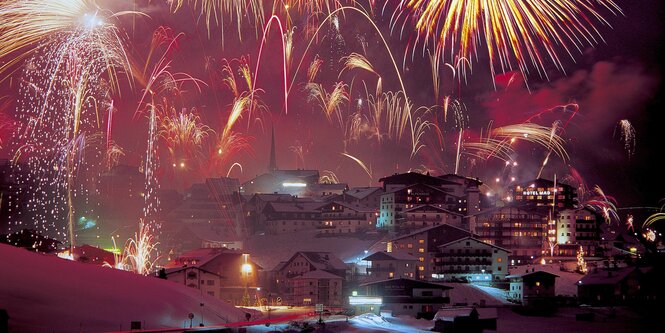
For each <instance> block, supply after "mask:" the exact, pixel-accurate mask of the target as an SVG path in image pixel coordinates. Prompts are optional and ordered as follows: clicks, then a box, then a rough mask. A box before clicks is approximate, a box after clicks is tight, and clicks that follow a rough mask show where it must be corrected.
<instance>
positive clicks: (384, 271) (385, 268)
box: [363, 251, 418, 280]
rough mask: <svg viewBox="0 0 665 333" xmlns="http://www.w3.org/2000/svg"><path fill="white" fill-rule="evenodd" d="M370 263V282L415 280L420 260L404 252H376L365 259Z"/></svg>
mask: <svg viewBox="0 0 665 333" xmlns="http://www.w3.org/2000/svg"><path fill="white" fill-rule="evenodd" d="M363 260H364V261H367V262H369V267H368V268H367V272H368V275H369V279H370V280H389V279H397V278H405V279H414V278H415V276H416V267H417V265H416V264H417V263H418V258H416V257H414V256H412V255H410V254H407V253H403V252H386V251H381V252H376V253H373V254H371V255H369V256H367V257H365V258H364V259H363Z"/></svg>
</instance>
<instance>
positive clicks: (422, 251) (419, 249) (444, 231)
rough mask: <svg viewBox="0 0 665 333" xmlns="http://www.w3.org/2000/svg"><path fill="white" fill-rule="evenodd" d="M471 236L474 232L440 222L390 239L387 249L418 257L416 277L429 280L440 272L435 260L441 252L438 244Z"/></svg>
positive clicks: (390, 251)
mask: <svg viewBox="0 0 665 333" xmlns="http://www.w3.org/2000/svg"><path fill="white" fill-rule="evenodd" d="M469 236H472V234H471V233H470V232H468V231H466V230H463V229H460V228H457V227H454V226H451V225H448V224H440V225H436V226H433V227H428V228H423V229H420V230H416V231H414V232H412V233H410V234H408V235H405V236H401V237H397V238H394V239H392V240H390V241H388V243H387V249H386V251H387V252H389V253H396V254H409V255H411V256H414V257H416V258H417V259H418V263H417V267H416V279H419V280H427V279H430V278H431V276H432V274H438V272H437V270H436V266H435V262H434V259H435V257H436V255H437V253H438V252H439V249H438V246H439V245H444V244H448V243H450V242H453V241H455V240H459V239H462V238H465V237H469Z"/></svg>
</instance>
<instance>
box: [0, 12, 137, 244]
mask: <svg viewBox="0 0 665 333" xmlns="http://www.w3.org/2000/svg"><path fill="white" fill-rule="evenodd" d="M118 15H119V14H118ZM114 16H116V14H110V13H107V12H105V11H101V10H99V9H98V8H96V7H94V6H92V5H91V2H89V1H74V0H71V1H38V0H33V1H9V2H5V3H3V6H2V7H1V8H0V21H1V24H0V29H8V30H7V31H4V30H3V31H2V34H3V41H2V43H0V44H1V45H0V50H1V51H0V56H2V57H3V59H8V62H6V64H16V63H18V62H19V61H21V60H24V63H23V67H22V70H23V75H22V79H21V80H20V83H19V87H18V89H19V96H18V97H17V100H16V114H17V120H18V123H19V124H21V125H20V126H18V128H17V129H16V130H15V133H14V136H13V138H14V142H15V144H16V146H15V147H14V148H15V149H13V151H14V152H15V155H14V158H13V172H14V174H15V175H16V181H17V183H19V184H21V185H22V186H21V187H24V186H25V188H26V190H27V189H30V191H29V192H28V193H22V194H21V195H22V196H24V197H25V198H26V200H27V201H28V202H29V203H30V204H29V205H27V206H25V207H26V208H25V209H20V210H19V209H17V213H16V214H14V215H12V216H10V217H9V220H10V229H12V228H14V227H21V224H23V223H24V222H23V221H26V220H30V221H32V223H34V227H35V228H37V229H41V230H43V231H45V232H47V233H48V234H50V235H51V236H53V237H56V238H58V239H63V238H64V239H67V238H68V239H69V243H70V247H72V248H73V247H74V244H75V235H74V230H73V224H74V220H75V214H85V216H95V212H94V206H96V205H94V204H93V203H92V202H91V200H90V195H91V194H96V190H95V189H94V187H93V189H92V190H91V189H90V185H91V184H92V182H93V181H94V179H95V178H96V174H98V173H99V172H100V171H101V170H103V169H104V167H103V163H104V161H105V160H106V159H105V158H104V157H105V156H104V149H103V145H101V144H100V143H101V142H102V140H101V137H102V134H100V133H101V132H102V128H104V126H103V124H102V122H103V119H104V118H103V116H101V115H100V113H101V112H102V111H103V110H104V109H105V106H106V105H112V104H113V102H112V101H111V100H110V96H111V94H112V92H113V91H114V90H116V91H119V88H118V86H119V78H118V76H117V75H116V74H117V73H118V72H120V71H122V72H124V73H126V75H127V76H128V82H129V83H130V84H131V80H130V79H129V77H131V76H133V74H131V73H133V72H132V66H130V64H129V60H128V57H127V55H126V53H125V48H124V45H123V43H122V40H121V38H120V37H119V31H118V29H117V28H116V27H115V26H114V25H113V24H112V23H111V22H110V21H111V19H112V18H113V17H114ZM5 36H6V37H7V38H4V37H5ZM6 68H8V67H5V69H6ZM109 109H111V110H112V107H111V108H109ZM108 119H109V121H110V120H111V119H112V118H111V117H110V116H109V118H108ZM108 126H110V124H107V128H108ZM109 143H110V139H109V138H108V137H107V148H108V146H109ZM15 199H16V198H15ZM13 204H14V203H12V205H13ZM16 204H18V205H20V204H22V203H21V202H17V203H16Z"/></svg>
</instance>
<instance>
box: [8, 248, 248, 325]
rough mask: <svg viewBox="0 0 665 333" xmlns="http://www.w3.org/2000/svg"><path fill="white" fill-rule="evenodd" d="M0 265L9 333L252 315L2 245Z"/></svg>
mask: <svg viewBox="0 0 665 333" xmlns="http://www.w3.org/2000/svg"><path fill="white" fill-rule="evenodd" d="M0 262H2V264H3V268H2V274H0V305H1V306H0V308H4V309H6V310H7V313H8V314H9V317H10V319H9V327H10V332H26V333H29V332H53V333H57V332H101V331H118V330H129V328H130V323H131V322H132V321H141V322H142V327H143V328H167V327H183V326H184V325H187V327H189V319H188V318H187V317H188V314H189V313H193V314H194V319H193V323H194V324H195V325H196V324H198V323H200V322H201V314H202V315H203V323H204V324H205V325H206V326H208V325H211V324H222V323H227V322H238V321H245V320H246V319H245V312H250V311H251V310H244V309H238V308H236V307H234V306H232V305H230V304H228V303H225V302H222V301H220V300H218V299H216V298H213V297H210V296H207V295H201V293H200V291H199V290H197V289H193V288H190V287H186V286H183V285H180V284H176V283H173V282H170V281H166V280H161V279H158V278H155V277H145V276H140V275H137V274H134V273H130V272H124V271H119V270H115V269H111V268H104V267H100V266H95V265H88V264H82V263H78V262H73V261H68V260H65V259H60V258H57V257H55V256H50V255H41V254H36V253H32V252H29V251H26V250H24V249H20V248H15V247H12V246H9V245H4V244H0ZM200 303H203V304H204V306H203V307H201V306H200ZM251 312H254V311H251ZM257 316H259V314H257V313H253V314H252V317H253V318H256V317H257Z"/></svg>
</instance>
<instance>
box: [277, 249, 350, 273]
mask: <svg viewBox="0 0 665 333" xmlns="http://www.w3.org/2000/svg"><path fill="white" fill-rule="evenodd" d="M298 254H301V255H303V256H304V257H305V258H306V259H307V261H309V263H310V264H311V265H312V266H314V267H316V268H317V269H326V270H346V269H347V265H346V264H345V263H344V262H343V261H342V260H340V259H339V258H337V257H336V256H335V255H334V254H332V253H330V252H306V251H300V252H298V253H296V254H295V255H294V257H295V256H296V255H298ZM289 261H290V260H289Z"/></svg>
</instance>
